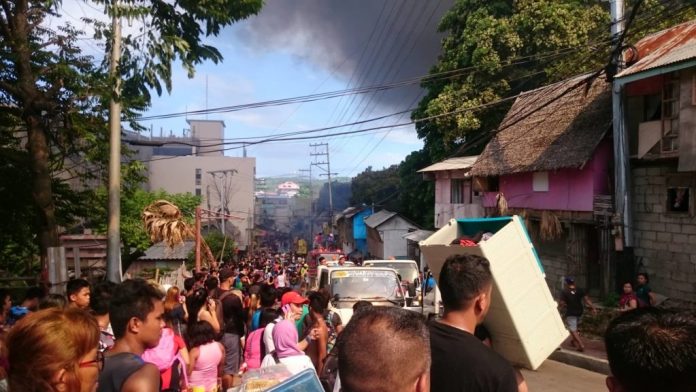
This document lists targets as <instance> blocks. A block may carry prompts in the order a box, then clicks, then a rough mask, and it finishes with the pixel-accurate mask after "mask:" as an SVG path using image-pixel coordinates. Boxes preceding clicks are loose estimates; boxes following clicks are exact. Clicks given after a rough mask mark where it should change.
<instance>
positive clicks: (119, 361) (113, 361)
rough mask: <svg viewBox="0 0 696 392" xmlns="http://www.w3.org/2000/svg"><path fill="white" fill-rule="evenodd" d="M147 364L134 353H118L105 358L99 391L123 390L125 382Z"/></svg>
mask: <svg viewBox="0 0 696 392" xmlns="http://www.w3.org/2000/svg"><path fill="white" fill-rule="evenodd" d="M143 366H145V362H144V361H143V360H142V358H140V356H138V355H136V354H133V353H118V354H116V355H112V356H107V357H106V358H105V359H104V369H102V371H101V373H100V374H99V386H98V387H97V392H121V387H122V386H123V383H124V382H126V380H128V377H130V376H131V375H132V374H133V373H135V372H137V371H138V370H140V368H142V367H143Z"/></svg>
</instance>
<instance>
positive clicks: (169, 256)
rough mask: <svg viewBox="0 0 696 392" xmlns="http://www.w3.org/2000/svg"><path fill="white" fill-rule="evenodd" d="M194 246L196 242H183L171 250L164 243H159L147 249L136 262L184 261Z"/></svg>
mask: <svg viewBox="0 0 696 392" xmlns="http://www.w3.org/2000/svg"><path fill="white" fill-rule="evenodd" d="M194 246H196V242H195V241H191V240H188V241H184V242H183V243H181V244H179V245H175V246H174V247H173V248H170V247H169V246H168V245H167V244H166V243H164V242H159V243H156V244H154V245H152V246H151V247H149V248H148V249H147V250H146V251H145V255H144V256H141V257H140V258H138V260H186V259H187V258H188V255H189V253H191V251H192V250H193V247H194Z"/></svg>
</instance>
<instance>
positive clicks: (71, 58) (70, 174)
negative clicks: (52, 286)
mask: <svg viewBox="0 0 696 392" xmlns="http://www.w3.org/2000/svg"><path fill="white" fill-rule="evenodd" d="M97 3H102V4H105V5H106V7H105V9H106V10H107V12H109V14H116V15H123V16H125V17H127V18H129V20H131V21H132V20H134V19H136V18H139V19H140V20H142V21H143V22H144V24H143V27H142V29H141V34H140V35H138V36H127V37H124V50H123V51H124V53H123V57H122V60H121V64H120V67H119V74H120V78H121V79H122V80H123V87H122V92H121V95H120V96H119V97H117V99H119V100H120V101H121V102H122V104H123V106H124V111H123V116H124V119H126V120H130V122H131V126H132V127H133V128H134V129H138V127H139V126H138V124H137V122H136V121H135V115H136V114H137V113H139V112H142V111H143V110H144V109H145V108H146V107H147V106H148V105H149V103H150V89H154V90H155V91H156V92H157V93H158V94H160V93H161V92H162V85H164V86H165V87H166V89H167V90H168V91H169V90H171V64H172V62H175V61H177V62H180V63H181V64H182V65H183V66H184V68H185V69H186V70H187V71H188V73H189V75H192V73H193V70H194V67H195V65H197V64H200V63H201V62H203V61H206V60H212V61H214V62H219V61H221V59H222V56H221V55H220V53H219V51H217V50H216V49H215V48H214V47H213V46H211V45H208V44H205V43H204V41H205V39H206V37H209V36H215V35H217V34H219V33H220V31H221V29H222V28H224V27H225V26H227V25H229V24H231V23H233V22H234V21H237V20H239V19H242V18H245V17H247V16H249V15H252V14H255V13H256V12H258V10H259V9H260V7H261V4H262V1H261V0H220V1H214V2H198V1H176V2H168V1H162V0H151V1H135V0H130V1H127V0H122V1H121V2H120V4H121V6H120V7H118V9H116V8H113V7H111V6H110V5H111V4H112V2H111V1H98V2H97ZM0 5H1V7H0V63H1V64H2V66H0V117H1V118H2V120H3V121H2V125H1V126H0V132H2V136H1V137H0V142H1V144H0V148H2V149H3V152H7V151H10V152H11V154H8V156H7V157H8V160H7V161H3V162H2V163H3V164H7V165H10V164H12V165H14V166H11V167H10V166H8V167H9V168H14V169H13V170H11V171H12V172H13V176H11V178H7V179H5V178H4V179H3V182H2V186H3V187H4V188H3V191H5V190H6V189H12V191H7V192H5V193H2V192H0V197H2V199H0V201H2V202H7V203H6V205H11V204H12V205H15V204H17V203H18V204H20V205H21V208H18V209H17V210H16V211H20V210H21V211H22V213H21V214H20V213H17V214H15V215H14V216H13V217H11V218H12V219H11V220H10V221H9V222H17V224H16V225H14V226H13V227H16V229H15V230H9V231H8V232H11V233H17V235H16V236H15V237H21V238H19V239H16V238H15V239H12V242H11V243H7V242H4V241H3V247H2V248H1V249H0V253H11V254H20V253H22V252H24V254H30V253H33V252H34V250H36V249H38V250H40V252H41V253H42V254H45V252H46V248H47V247H49V246H56V245H58V227H59V226H63V227H70V226H71V225H72V224H73V223H74V222H76V220H77V219H78V218H79V217H81V216H85V214H84V211H80V210H84V209H85V208H87V207H88V206H89V204H88V203H86V202H85V201H84V199H88V198H89V197H90V194H91V193H92V192H91V189H93V188H95V183H94V180H95V178H102V179H104V178H106V176H105V175H104V174H105V170H104V169H105V164H106V162H107V157H108V155H107V153H106V150H107V147H108V144H107V140H108V138H107V135H108V134H107V132H106V121H105V120H106V118H107V111H106V109H107V107H108V105H107V103H108V100H109V99H110V98H111V94H112V91H113V89H112V86H113V84H114V83H115V80H113V79H112V78H110V77H109V76H108V73H107V72H106V69H107V65H108V64H107V62H106V59H107V57H108V56H105V57H104V59H102V60H101V61H100V60H98V59H94V58H91V57H89V56H85V55H83V54H82V53H81V51H80V49H79V46H78V45H77V42H78V40H79V39H84V38H85V37H84V36H82V34H81V33H80V32H79V31H78V30H76V29H75V28H74V27H73V26H71V25H70V24H65V25H62V26H58V27H53V26H52V25H51V23H55V21H56V20H57V17H58V16H59V14H60V5H61V1H51V0H43V1H29V0H15V1H6V0H2V1H0ZM49 20H50V22H51V23H48V21H49ZM88 22H92V23H93V25H94V26H95V27H96V32H97V35H96V37H95V38H96V39H99V40H104V41H105V42H106V44H107V45H106V49H107V52H108V51H109V49H110V37H111V32H110V31H109V29H108V28H106V26H105V25H104V24H102V23H100V22H97V21H94V20H88ZM12 139H15V140H12ZM124 152H125V151H124ZM10 160H11V163H9V161H10ZM20 166H21V167H20ZM14 174H17V175H23V177H21V178H23V179H24V181H25V182H28V184H29V187H28V188H27V187H26V186H22V187H17V186H14V185H15V184H14V181H15V180H16V179H17V178H20V177H16V176H14ZM6 185H8V186H11V187H9V188H5V186H6ZM68 185H69V186H68ZM76 189H77V190H81V191H79V192H78V191H75V190H76ZM78 198H82V199H83V201H77V199H78ZM13 203H14V204H13ZM105 216H106V215H104V216H103V217H102V218H101V219H102V220H103V219H104V217H105ZM28 222H31V224H28ZM22 224H23V225H24V226H21V227H20V225H22ZM22 230H24V231H26V233H24V232H23V231H22ZM29 230H30V231H31V233H34V234H32V235H24V234H28V233H29ZM3 232H4V231H3ZM20 232H22V233H23V234H22V235H21V236H20V234H19V233H20ZM27 239H31V241H27ZM30 242H32V243H34V244H35V246H34V245H31V246H30ZM17 247H19V248H21V249H23V251H22V252H17V251H16V248H17Z"/></svg>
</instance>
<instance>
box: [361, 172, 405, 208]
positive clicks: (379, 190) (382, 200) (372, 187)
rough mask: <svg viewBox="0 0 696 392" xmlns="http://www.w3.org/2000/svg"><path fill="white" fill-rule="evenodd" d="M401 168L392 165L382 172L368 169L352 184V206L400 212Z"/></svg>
mask: <svg viewBox="0 0 696 392" xmlns="http://www.w3.org/2000/svg"><path fill="white" fill-rule="evenodd" d="M399 181H400V180H399V166H398V165H392V166H390V167H388V168H384V169H382V170H376V171H375V170H372V166H369V167H367V168H366V169H365V170H364V171H363V172H362V173H360V174H358V175H357V176H355V177H354V178H353V181H352V182H351V193H352V196H351V199H350V204H351V205H361V204H366V205H368V206H371V205H373V204H374V205H375V207H378V208H379V209H386V210H389V211H394V212H400V208H399V207H400V205H399V191H400V188H399Z"/></svg>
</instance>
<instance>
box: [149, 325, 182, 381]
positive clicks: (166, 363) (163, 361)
mask: <svg viewBox="0 0 696 392" xmlns="http://www.w3.org/2000/svg"><path fill="white" fill-rule="evenodd" d="M178 353H179V350H177V348H176V344H175V343H174V331H172V330H171V329H170V328H162V336H161V337H160V340H159V344H157V346H155V347H153V348H149V349H147V350H145V352H143V355H142V356H141V357H142V358H143V361H145V362H149V363H151V364H153V365H155V366H157V368H158V369H159V370H160V372H161V371H164V370H167V369H169V368H170V367H172V364H173V363H174V360H175V359H176V356H177V354H178Z"/></svg>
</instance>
